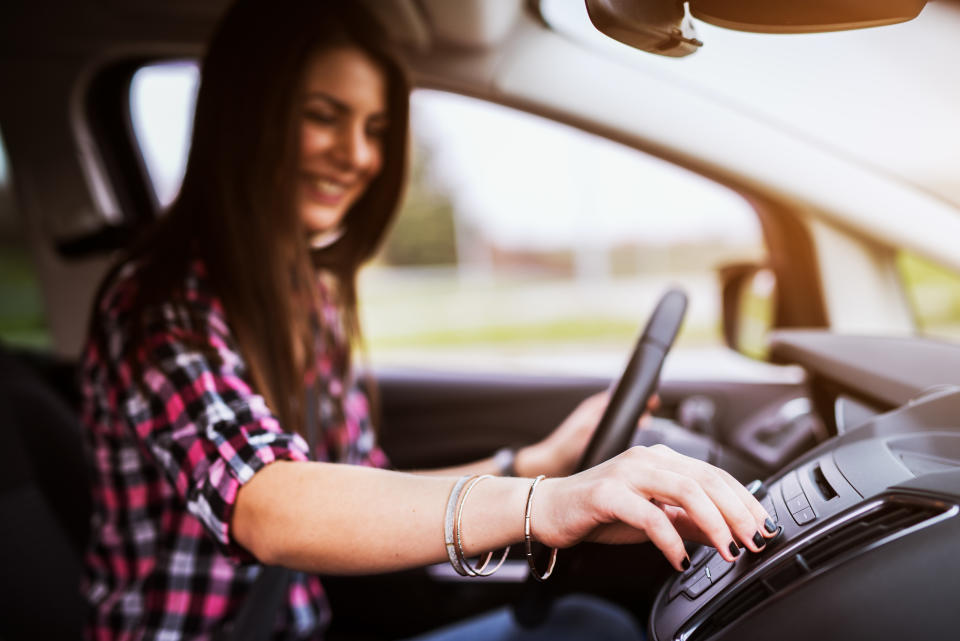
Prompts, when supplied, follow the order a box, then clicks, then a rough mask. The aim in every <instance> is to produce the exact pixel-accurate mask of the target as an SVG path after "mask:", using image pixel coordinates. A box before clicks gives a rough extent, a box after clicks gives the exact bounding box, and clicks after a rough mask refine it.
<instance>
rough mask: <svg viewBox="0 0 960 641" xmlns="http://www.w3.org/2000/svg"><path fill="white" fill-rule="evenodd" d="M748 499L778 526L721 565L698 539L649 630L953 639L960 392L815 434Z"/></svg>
mask: <svg viewBox="0 0 960 641" xmlns="http://www.w3.org/2000/svg"><path fill="white" fill-rule="evenodd" d="M756 496H757V497H758V498H759V499H760V500H761V503H762V504H763V505H764V506H765V507H766V509H767V511H768V512H769V513H770V515H771V516H773V517H774V518H775V520H776V521H777V524H778V525H779V526H780V527H782V532H781V534H780V535H779V536H778V537H777V538H776V539H774V540H772V541H770V542H769V543H768V544H767V546H766V547H765V548H764V550H763V551H762V552H761V553H760V554H752V553H750V552H749V551H746V552H745V553H744V554H741V555H740V556H739V557H738V558H737V559H736V561H735V562H733V563H728V562H727V561H725V560H724V559H723V558H722V557H721V556H720V555H719V554H718V553H717V552H716V550H714V549H713V548H710V547H702V548H700V549H698V550H697V551H696V552H695V553H694V554H693V555H692V557H691V562H692V563H691V567H690V569H689V570H687V571H686V572H684V573H683V574H680V575H677V576H676V577H675V578H674V579H672V580H671V581H669V582H668V583H667V584H666V585H665V586H664V587H663V588H662V590H661V591H660V593H659V594H658V596H657V599H656V601H655V604H654V607H653V610H652V613H651V619H650V625H649V629H650V635H651V638H652V639H655V640H657V641H667V640H676V641H706V640H707V639H710V640H720V639H762V638H767V637H770V638H776V639H778V641H780V640H782V639H784V638H786V639H798V640H799V639H803V640H804V641H811V640H812V639H832V638H853V639H856V638H870V639H908V638H957V637H958V636H960V601H958V600H957V596H956V595H958V594H960V519H958V518H956V517H957V515H958V513H960V508H958V505H960V392H958V391H949V390H948V391H944V392H940V393H938V394H932V395H929V396H927V397H925V398H922V399H920V400H918V401H917V402H914V403H911V404H908V405H907V406H905V407H903V408H901V409H898V410H896V411H893V412H890V413H887V414H883V415H880V416H878V417H876V418H873V419H871V420H869V421H867V422H866V423H865V424H863V425H861V426H859V427H856V428H855V429H852V430H850V431H848V432H846V433H845V434H842V435H840V436H837V437H835V438H833V439H831V440H830V441H827V442H826V443H823V444H822V445H821V446H819V447H817V448H816V449H814V450H813V451H811V452H809V453H808V454H806V455H805V456H804V457H803V458H802V459H800V460H799V461H798V462H797V463H795V464H794V465H793V466H792V467H791V468H790V469H789V470H787V471H785V472H783V473H781V474H780V475H778V476H776V477H774V478H772V479H770V480H769V481H767V482H766V483H764V484H762V485H761V486H760V487H759V488H757V493H756Z"/></svg>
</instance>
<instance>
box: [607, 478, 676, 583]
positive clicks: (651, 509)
mask: <svg viewBox="0 0 960 641" xmlns="http://www.w3.org/2000/svg"><path fill="white" fill-rule="evenodd" d="M614 516H616V518H617V519H618V520H619V521H621V522H622V523H625V524H627V525H629V526H630V527H632V528H634V529H636V530H640V531H642V532H643V533H644V534H645V535H646V536H647V538H648V539H650V542H651V543H653V544H654V545H656V546H657V548H659V549H660V551H661V552H663V555H664V556H665V557H666V558H667V561H669V562H670V564H671V565H672V566H673V567H674V568H675V569H676V570H677V571H678V572H682V571H683V570H685V569H686V568H687V567H689V563H690V559H689V558H687V549H686V547H685V546H684V544H683V539H682V538H681V536H680V534H679V533H678V532H677V530H676V528H674V527H673V524H672V523H671V522H670V519H669V518H667V515H666V514H665V513H664V512H663V510H661V509H660V508H659V507H657V506H656V505H654V504H653V503H651V502H650V501H646V500H643V499H641V498H640V497H638V496H637V495H636V494H633V493H631V492H627V493H626V496H625V497H624V500H622V501H620V502H619V504H618V505H617V506H616V507H615V508H614ZM685 562H686V563H685Z"/></svg>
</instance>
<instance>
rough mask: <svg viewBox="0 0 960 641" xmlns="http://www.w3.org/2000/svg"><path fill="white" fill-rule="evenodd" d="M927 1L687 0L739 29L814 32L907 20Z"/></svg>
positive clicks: (700, 14) (707, 17)
mask: <svg viewBox="0 0 960 641" xmlns="http://www.w3.org/2000/svg"><path fill="white" fill-rule="evenodd" d="M640 1H643V0H640ZM926 4H927V0H805V1H803V2H798V1H797V0H690V13H691V14H693V16H694V17H695V18H698V19H700V20H703V21H704V22H709V23H710V24H715V25H717V26H719V27H726V28H728V29H737V30H740V31H756V32H760V33H816V32H821V31H841V30H844V29H861V28H863V27H879V26H881V25H887V24H894V23H896V22H906V21H907V20H913V19H914V18H916V17H917V16H918V15H920V11H921V10H922V9H923V7H924V5H926Z"/></svg>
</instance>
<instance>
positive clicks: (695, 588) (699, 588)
mask: <svg viewBox="0 0 960 641" xmlns="http://www.w3.org/2000/svg"><path fill="white" fill-rule="evenodd" d="M709 587H710V579H708V578H707V577H706V576H704V577H703V578H701V579H700V580H699V581H697V582H696V583H694V584H693V585H691V586H689V587H687V589H686V594H687V596H688V597H690V598H691V599H696V598H697V597H698V596H700V595H701V594H703V593H704V592H706V591H707V588H709Z"/></svg>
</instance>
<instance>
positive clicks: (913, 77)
mask: <svg viewBox="0 0 960 641" xmlns="http://www.w3.org/2000/svg"><path fill="white" fill-rule="evenodd" d="M541 12H542V15H543V17H544V19H545V20H546V21H547V22H548V24H549V25H550V26H551V27H552V28H553V29H554V30H556V31H558V32H560V33H562V34H565V35H567V36H569V37H571V38H574V39H577V40H579V41H582V42H584V43H585V44H587V45H588V46H590V47H592V48H596V49H598V50H600V51H603V52H605V53H607V54H608V55H610V56H616V57H617V58H618V59H620V60H622V61H625V62H626V63H628V64H630V65H636V66H640V67H642V68H643V69H644V70H645V71H647V72H653V73H658V74H661V75H662V76H663V77H664V78H666V79H669V81H670V82H675V83H682V84H684V85H685V86H687V87H693V88H696V89H697V90H698V91H701V92H704V93H707V94H710V96H711V97H712V98H713V99H715V100H720V101H722V102H724V103H726V104H727V105H728V106H733V107H735V108H736V109H738V110H739V111H741V112H743V113H745V114H748V115H750V116H751V117H753V118H759V119H764V120H767V121H769V122H772V123H775V124H776V125H777V126H778V127H780V128H784V129H787V130H790V131H792V132H793V133H794V134H796V135H800V136H803V137H805V138H806V139H808V140H810V141H812V142H815V143H816V144H818V145H820V146H822V147H826V148H829V149H830V150H831V151H833V152H834V153H836V154H841V155H844V156H846V157H848V158H851V159H855V160H856V161H857V162H859V163H862V164H864V165H869V166H871V167H873V168H875V169H879V170H880V171H882V172H883V173H886V174H888V175H891V176H895V177H897V178H899V179H902V180H906V181H908V182H910V183H912V184H914V185H916V186H918V187H920V188H922V189H924V190H926V191H928V192H931V193H933V194H935V195H937V196H938V197H940V198H942V199H944V200H946V201H949V202H951V203H952V204H953V205H955V206H956V207H958V208H960V169H958V168H960V110H958V109H957V105H960V74H958V73H957V72H956V61H957V60H958V59H960V41H958V40H957V37H956V36H957V34H958V33H960V6H958V5H955V4H946V3H943V2H931V3H929V4H928V5H927V7H926V8H925V9H924V10H923V12H922V13H921V14H920V16H919V17H918V18H917V19H915V20H912V21H910V22H906V23H903V24H897V25H891V26H887V27H878V28H873V29H861V30H854V31H845V32H836V33H826V34H801V35H783V34H756V33H744V32H739V31H732V30H728V29H722V28H720V27H714V26H712V25H709V24H707V23H704V22H701V21H695V26H696V31H697V36H698V38H699V39H700V40H702V41H703V43H704V45H703V47H702V48H701V49H700V50H698V51H696V52H695V53H693V54H692V55H690V56H687V57H685V58H668V57H664V56H658V55H655V54H651V53H647V52H643V51H638V50H636V49H633V48H631V47H628V46H626V45H624V44H621V43H619V42H616V41H614V40H612V39H610V38H608V37H606V36H604V35H603V34H601V33H600V32H599V31H597V30H596V29H594V28H593V26H592V25H591V24H590V20H589V18H588V17H587V12H586V8H585V5H584V3H583V2H570V1H569V0H543V1H542V2H541Z"/></svg>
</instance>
